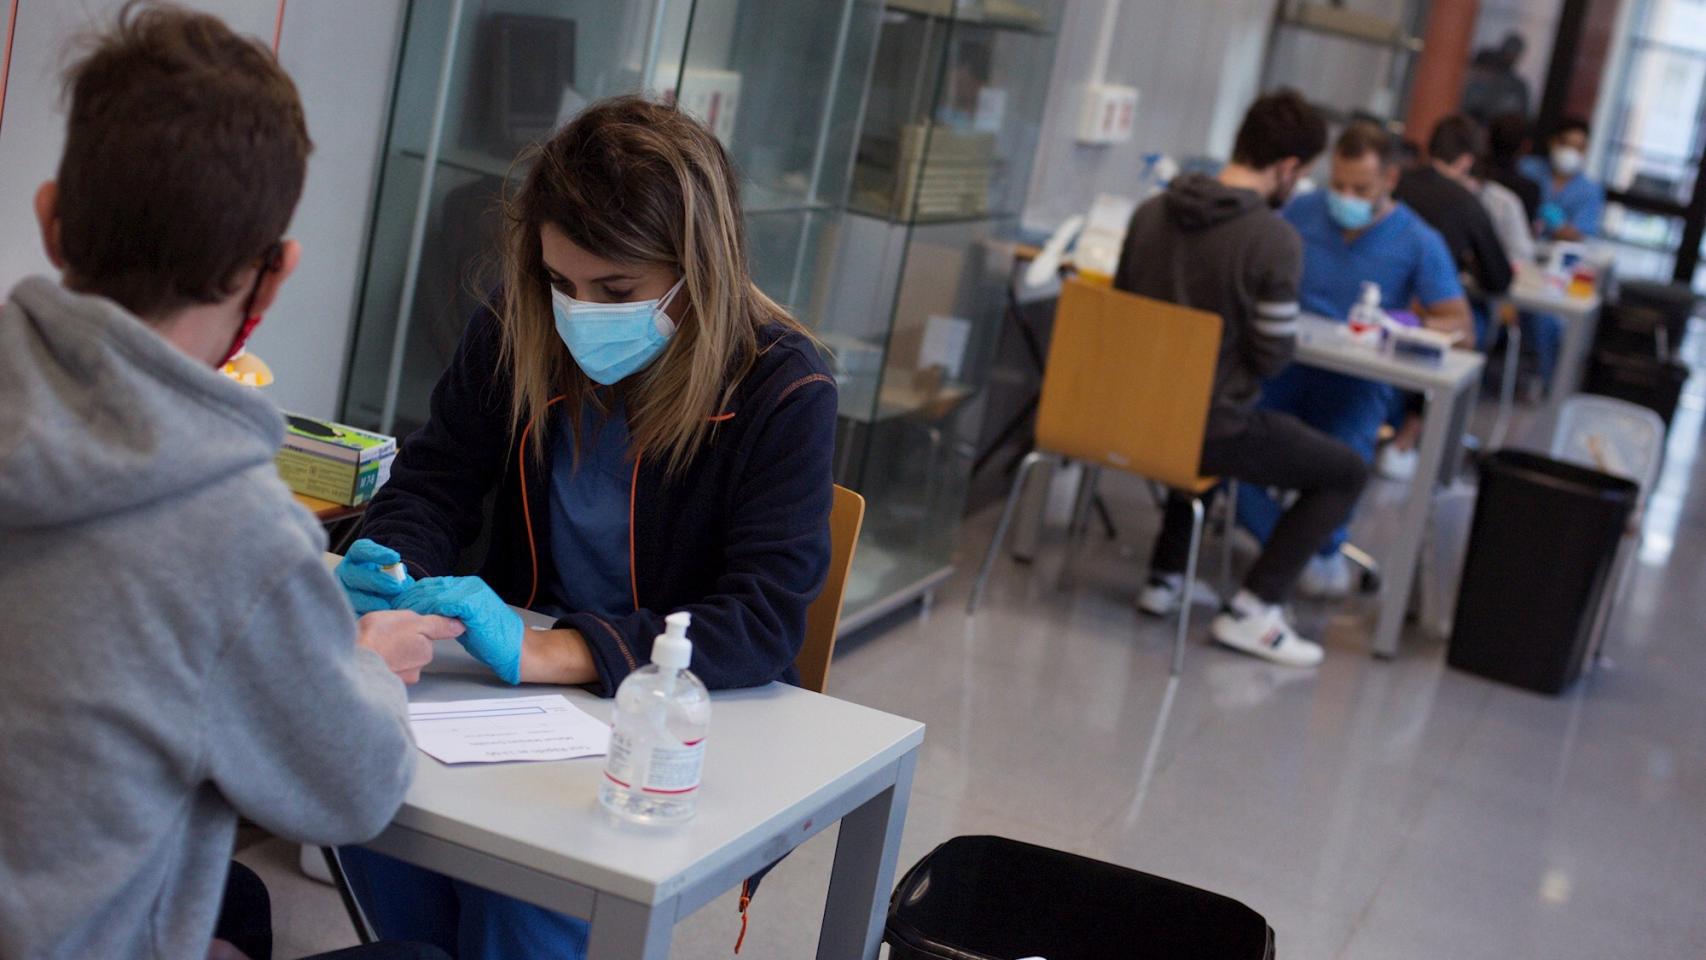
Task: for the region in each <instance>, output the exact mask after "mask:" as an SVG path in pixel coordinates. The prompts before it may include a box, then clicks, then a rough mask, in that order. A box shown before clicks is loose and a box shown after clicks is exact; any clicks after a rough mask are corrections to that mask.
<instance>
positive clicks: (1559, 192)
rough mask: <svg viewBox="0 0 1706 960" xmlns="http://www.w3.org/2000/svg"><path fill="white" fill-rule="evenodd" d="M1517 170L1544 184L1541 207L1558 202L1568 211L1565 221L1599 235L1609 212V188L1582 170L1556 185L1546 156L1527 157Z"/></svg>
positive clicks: (1519, 163)
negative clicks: (1605, 215)
mask: <svg viewBox="0 0 1706 960" xmlns="http://www.w3.org/2000/svg"><path fill="white" fill-rule="evenodd" d="M1517 170H1518V171H1519V172H1520V173H1521V174H1522V175H1523V176H1525V177H1527V178H1528V179H1530V180H1533V181H1534V182H1535V183H1536V184H1537V185H1538V186H1539V187H1540V204H1541V206H1545V205H1546V204H1548V203H1555V204H1557V205H1558V209H1560V210H1562V211H1564V221H1565V222H1566V223H1568V224H1569V225H1570V226H1572V227H1575V228H1576V229H1577V230H1580V231H1581V233H1582V236H1584V237H1596V236H1598V235H1599V220H1600V217H1601V216H1602V215H1604V213H1605V188H1603V187H1601V186H1600V185H1599V184H1597V183H1594V182H1593V181H1592V180H1589V179H1588V178H1587V175H1586V174H1581V173H1578V174H1576V175H1575V176H1573V177H1571V178H1570V179H1568V180H1566V181H1564V185H1563V186H1562V187H1557V188H1554V187H1553V185H1552V164H1550V163H1548V162H1547V160H1546V158H1545V157H1523V158H1522V160H1521V161H1520V162H1518V164H1517ZM1548 232H1550V231H1548Z"/></svg>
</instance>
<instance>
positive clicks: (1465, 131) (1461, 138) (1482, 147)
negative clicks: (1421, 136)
mask: <svg viewBox="0 0 1706 960" xmlns="http://www.w3.org/2000/svg"><path fill="white" fill-rule="evenodd" d="M1486 151H1487V134H1486V132H1485V131H1483V130H1482V129H1481V125H1480V124H1479V123H1476V122H1475V119H1474V118H1473V117H1470V116H1468V115H1466V114H1461V113H1458V114H1453V115H1452V116H1449V117H1445V118H1443V119H1441V120H1440V122H1439V123H1436V124H1434V132H1433V135H1432V136H1430V137H1428V156H1429V157H1430V158H1432V159H1434V160H1438V161H1439V162H1441V163H1456V162H1457V161H1458V160H1460V159H1462V158H1463V155H1464V154H1468V155H1469V156H1471V157H1474V158H1476V159H1480V157H1481V155H1482V154H1483V153H1485V152H1486Z"/></svg>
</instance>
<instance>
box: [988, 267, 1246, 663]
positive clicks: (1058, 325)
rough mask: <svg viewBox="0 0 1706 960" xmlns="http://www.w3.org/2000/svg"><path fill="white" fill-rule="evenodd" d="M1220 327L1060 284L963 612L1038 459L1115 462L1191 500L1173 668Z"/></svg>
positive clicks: (1198, 519) (1178, 659)
mask: <svg viewBox="0 0 1706 960" xmlns="http://www.w3.org/2000/svg"><path fill="white" fill-rule="evenodd" d="M1220 333H1221V319H1220V317H1219V316H1218V315H1216V314H1213V313H1209V312H1207V311H1203V310H1192V309H1189V308H1186V307H1181V306H1177V305H1175V304H1171V303H1164V302H1162V301H1160V300H1152V299H1150V298H1148V297H1140V296H1136V295H1135V294H1130V293H1125V292H1123V291H1119V290H1114V289H1112V288H1111V287H1107V286H1102V285H1093V284H1090V283H1086V282H1084V281H1082V280H1077V279H1071V280H1067V281H1065V283H1063V284H1062V287H1061V294H1060V304H1059V306H1058V307H1057V308H1056V309H1055V319H1054V337H1053V341H1052V342H1051V344H1050V346H1049V355H1048V365H1047V367H1046V369H1045V370H1044V372H1043V389H1042V399H1041V401H1040V405H1039V407H1038V410H1037V430H1036V447H1035V449H1034V450H1032V452H1031V453H1030V454H1028V455H1027V456H1026V457H1025V459H1024V460H1023V461H1022V462H1021V463H1020V465H1019V470H1018V473H1017V475H1016V476H1014V478H1013V487H1012V490H1011V492H1010V493H1009V494H1008V496H1007V504H1006V506H1005V507H1004V508H1003V509H1002V511H1001V521H1000V523H998V524H997V525H996V528H995V539H994V541H993V542H991V543H990V545H989V550H988V552H987V553H985V554H984V557H983V565H982V567H981V568H980V569H979V570H978V575H977V582H976V583H975V584H974V585H973V587H972V592H971V599H970V600H969V602H968V603H967V605H966V612H967V613H975V612H976V611H977V604H978V601H979V600H980V599H981V598H982V596H983V588H984V585H985V582H986V581H987V580H988V579H989V571H990V568H991V567H992V566H993V565H994V563H995V555H996V553H997V552H999V551H1000V549H1001V543H1002V541H1003V540H1004V539H1005V538H1006V536H1007V528H1008V525H1009V524H1010V523H1011V522H1012V520H1013V510H1014V507H1015V506H1016V505H1017V504H1018V502H1019V499H1020V497H1021V496H1022V495H1023V493H1024V488H1025V481H1026V479H1027V478H1029V476H1030V474H1031V471H1032V470H1033V469H1034V468H1035V467H1036V466H1037V465H1038V464H1040V463H1043V462H1045V461H1052V462H1054V463H1061V462H1064V461H1067V460H1077V461H1080V462H1082V463H1084V464H1085V465H1086V466H1088V467H1090V468H1091V470H1092V471H1094V470H1095V469H1096V468H1103V467H1105V468H1110V469H1114V470H1122V471H1124V472H1126V473H1130V474H1134V475H1136V476H1139V477H1143V478H1146V479H1149V480H1154V481H1157V482H1160V483H1162V484H1165V485H1166V486H1167V487H1169V488H1171V489H1173V490H1176V491H1179V492H1180V493H1183V494H1185V495H1186V496H1189V497H1190V498H1191V508H1192V523H1191V547H1190V553H1189V558H1188V559H1187V561H1186V566H1185V583H1184V596H1183V597H1182V600H1183V603H1182V604H1181V606H1180V610H1179V625H1178V631H1177V633H1176V635H1175V638H1174V642H1173V667H1172V670H1173V673H1175V674H1177V673H1178V672H1179V671H1180V670H1181V669H1182V667H1183V666H1184V656H1185V634H1186V631H1187V630H1188V629H1189V626H1190V612H1191V603H1192V599H1193V598H1192V592H1193V588H1194V587H1195V585H1196V576H1197V557H1198V553H1199V551H1200V548H1201V546H1202V529H1203V516H1204V511H1205V500H1206V497H1207V495H1208V493H1209V491H1211V490H1213V489H1214V488H1215V487H1216V486H1217V485H1218V484H1219V481H1218V480H1216V479H1215V478H1213V477H1204V476H1201V475H1199V474H1198V472H1197V467H1198V464H1199V462H1200V460H1201V455H1202V442H1203V431H1204V429H1205V428H1206V426H1207V424H1208V407H1209V398H1210V394H1211V392H1212V390H1213V388H1214V371H1215V365H1216V363H1217V362H1218V360H1219V355H1220Z"/></svg>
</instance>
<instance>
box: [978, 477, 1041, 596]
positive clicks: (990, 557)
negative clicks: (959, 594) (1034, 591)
mask: <svg viewBox="0 0 1706 960" xmlns="http://www.w3.org/2000/svg"><path fill="white" fill-rule="evenodd" d="M1051 456H1052V455H1051V454H1047V453H1044V452H1042V451H1041V450H1032V451H1031V452H1030V453H1028V454H1026V455H1025V459H1024V460H1022V461H1020V463H1019V469H1018V470H1015V471H1014V472H1013V488H1012V489H1011V490H1009V491H1007V503H1006V504H1005V505H1003V506H1002V508H1001V520H1000V521H999V522H998V523H996V524H995V539H993V540H991V541H990V542H989V549H988V550H987V551H985V552H984V554H983V563H982V565H980V566H979V567H978V569H977V581H976V582H974V583H973V584H972V588H971V596H970V597H969V598H967V600H966V613H967V615H970V614H974V613H976V612H977V604H978V601H979V600H982V599H983V587H984V584H985V583H986V582H987V581H988V580H989V571H990V568H992V567H993V566H995V555H996V554H997V553H1000V552H1001V541H1003V540H1005V539H1007V527H1008V526H1009V525H1011V524H1012V522H1013V510H1014V508H1015V507H1017V506H1018V505H1019V498H1020V497H1022V496H1023V495H1024V493H1025V481H1026V480H1027V479H1029V478H1030V476H1031V471H1032V470H1034V469H1035V468H1036V466H1037V464H1039V463H1042V462H1043V461H1045V460H1047V459H1049V458H1050V457H1051Z"/></svg>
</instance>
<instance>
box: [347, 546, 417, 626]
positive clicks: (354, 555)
mask: <svg viewBox="0 0 1706 960" xmlns="http://www.w3.org/2000/svg"><path fill="white" fill-rule="evenodd" d="M402 562H403V557H402V555H401V554H399V553H398V552H397V551H395V550H393V549H391V548H390V547H382V546H380V545H379V544H377V543H374V542H373V541H372V540H357V541H356V542H354V543H352V544H350V547H349V552H347V553H345V554H344V558H343V559H342V560H340V561H338V566H337V569H335V570H334V571H333V573H334V574H335V575H336V576H337V578H338V583H339V584H341V585H342V586H343V588H344V593H346V594H348V595H349V602H350V606H352V607H354V608H355V615H356V616H358V617H359V616H361V615H362V614H365V613H372V612H373V611H375V610H390V609H391V608H392V606H393V605H394V604H395V603H396V600H397V597H399V596H401V595H402V593H403V591H404V590H407V589H408V588H410V587H412V586H414V585H415V578H414V577H411V576H409V575H408V574H407V573H404V574H403V579H401V580H398V579H396V578H395V577H393V576H391V575H390V574H389V573H386V572H385V571H383V570H381V569H379V568H380V567H388V566H390V565H392V564H394V563H402Z"/></svg>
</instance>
